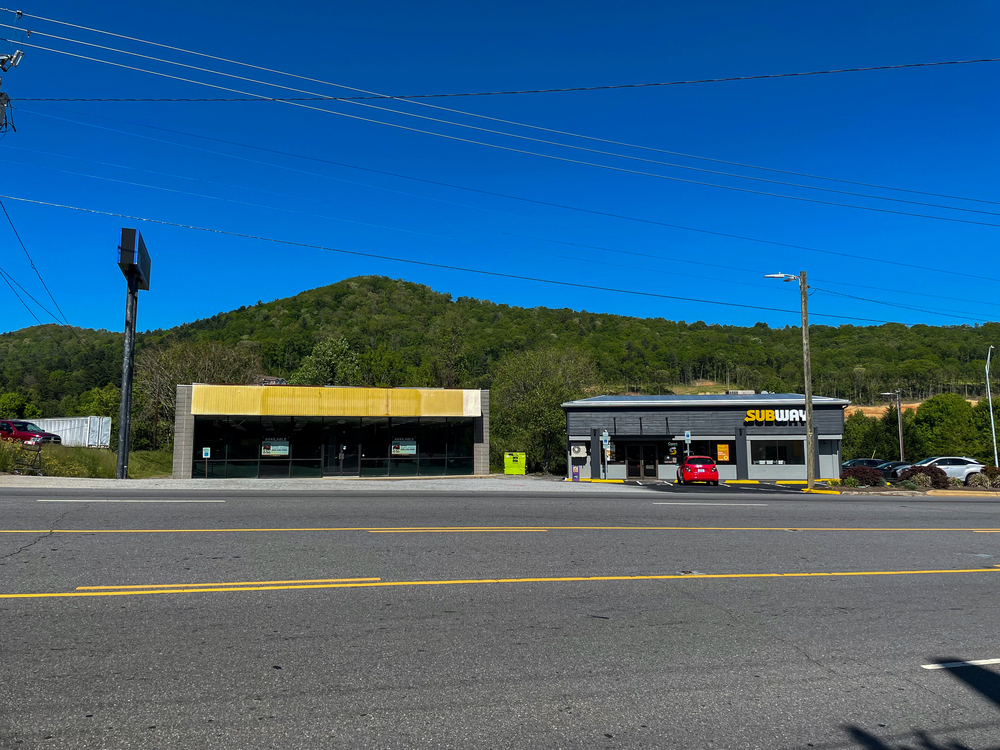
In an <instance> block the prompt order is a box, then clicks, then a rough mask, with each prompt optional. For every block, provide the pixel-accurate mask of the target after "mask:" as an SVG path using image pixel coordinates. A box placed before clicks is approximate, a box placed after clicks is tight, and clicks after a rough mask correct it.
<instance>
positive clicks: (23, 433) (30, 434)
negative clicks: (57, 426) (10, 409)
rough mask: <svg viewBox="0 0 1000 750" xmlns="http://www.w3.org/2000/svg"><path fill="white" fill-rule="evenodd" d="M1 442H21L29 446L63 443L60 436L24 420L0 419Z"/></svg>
mask: <svg viewBox="0 0 1000 750" xmlns="http://www.w3.org/2000/svg"><path fill="white" fill-rule="evenodd" d="M0 440H19V441H21V442H22V443H27V444H28V445H39V444H41V443H61V442H62V438H61V437H59V436H58V435H55V434H53V433H51V432H46V431H45V430H43V429H42V428H41V427H39V426H38V425H36V424H32V423H31V422H28V421H26V420H24V419H0Z"/></svg>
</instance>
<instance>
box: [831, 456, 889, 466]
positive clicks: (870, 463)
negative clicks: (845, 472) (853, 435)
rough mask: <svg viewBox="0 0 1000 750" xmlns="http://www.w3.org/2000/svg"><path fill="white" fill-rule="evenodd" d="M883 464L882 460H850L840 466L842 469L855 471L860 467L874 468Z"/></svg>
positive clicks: (883, 460)
mask: <svg viewBox="0 0 1000 750" xmlns="http://www.w3.org/2000/svg"><path fill="white" fill-rule="evenodd" d="M884 463H885V459H884V458H852V459H850V460H848V461H844V463H842V464H841V465H840V467H841V468H842V469H856V468H859V467H862V466H869V467H871V468H873V469H874V468H876V467H878V466H881V465H882V464H884Z"/></svg>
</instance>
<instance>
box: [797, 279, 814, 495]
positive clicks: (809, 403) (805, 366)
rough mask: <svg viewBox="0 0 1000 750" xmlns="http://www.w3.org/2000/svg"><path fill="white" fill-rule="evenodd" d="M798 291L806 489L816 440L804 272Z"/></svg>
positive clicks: (810, 480) (811, 482)
mask: <svg viewBox="0 0 1000 750" xmlns="http://www.w3.org/2000/svg"><path fill="white" fill-rule="evenodd" d="M799 292H800V293H801V295H802V370H803V374H804V376H805V381H806V383H805V385H806V489H808V490H812V489H814V487H815V485H816V445H815V443H816V441H815V432H814V430H813V396H812V392H813V388H812V364H811V362H810V359H809V286H808V285H807V284H806V272H805V271H802V273H800V274H799Z"/></svg>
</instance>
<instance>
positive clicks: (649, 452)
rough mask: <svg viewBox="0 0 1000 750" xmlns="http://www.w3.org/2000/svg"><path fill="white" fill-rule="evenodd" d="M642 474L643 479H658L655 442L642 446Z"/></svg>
mask: <svg viewBox="0 0 1000 750" xmlns="http://www.w3.org/2000/svg"><path fill="white" fill-rule="evenodd" d="M642 476H643V479H656V444H655V443H646V444H644V445H643V446H642Z"/></svg>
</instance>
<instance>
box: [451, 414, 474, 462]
mask: <svg viewBox="0 0 1000 750" xmlns="http://www.w3.org/2000/svg"><path fill="white" fill-rule="evenodd" d="M473 442H475V440H474V438H473V435H472V419H471V418H464V417H459V418H453V417H449V418H448V458H454V457H461V458H471V457H472V444H473Z"/></svg>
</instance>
